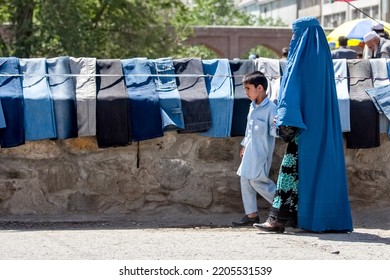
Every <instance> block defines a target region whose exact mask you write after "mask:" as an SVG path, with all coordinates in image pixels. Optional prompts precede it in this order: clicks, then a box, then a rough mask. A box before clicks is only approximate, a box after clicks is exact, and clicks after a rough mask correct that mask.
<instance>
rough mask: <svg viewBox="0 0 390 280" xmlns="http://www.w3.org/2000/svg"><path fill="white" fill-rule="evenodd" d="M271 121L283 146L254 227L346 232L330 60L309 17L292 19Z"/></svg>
mask: <svg viewBox="0 0 390 280" xmlns="http://www.w3.org/2000/svg"><path fill="white" fill-rule="evenodd" d="M275 121H276V126H277V128H278V131H279V136H280V137H281V138H282V139H283V140H284V141H285V142H287V143H288V144H287V149H286V153H285V155H284V157H283V160H282V163H281V167H280V170H279V176H278V180H277V189H276V193H275V196H274V200H273V204H272V208H271V210H270V213H269V217H268V219H267V221H266V222H265V223H262V224H254V226H255V227H256V228H258V229H260V230H262V231H268V232H284V229H285V227H289V226H291V227H298V228H301V229H305V230H309V231H315V232H351V231H352V230H353V227H352V218H351V210H350V205H349V199H348V186H347V176H346V167H345V158H344V148H343V137H342V130H341V123H340V116H339V108H338V101H337V94H336V86H335V80H334V71H333V62H332V58H331V53H330V50H329V46H328V42H327V40H326V37H325V34H324V31H323V29H322V28H321V26H320V24H319V22H318V20H317V19H316V18H314V17H304V18H300V19H297V20H296V21H295V22H294V23H293V37H292V39H291V42H290V47H289V54H288V60H287V67H286V71H285V73H284V75H283V78H282V84H281V89H280V94H279V98H278V111H277V118H276V120H275ZM298 163H299V164H298Z"/></svg>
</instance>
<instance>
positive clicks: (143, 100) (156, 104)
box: [121, 58, 164, 141]
mask: <svg viewBox="0 0 390 280" xmlns="http://www.w3.org/2000/svg"><path fill="white" fill-rule="evenodd" d="M121 63H122V68H123V72H124V75H125V84H126V88H127V93H128V97H129V101H130V107H129V108H130V111H129V115H130V116H131V117H130V121H131V129H132V136H133V141H142V140H147V139H153V138H157V137H161V136H164V132H163V128H162V120H161V112H160V100H159V98H158V94H157V90H156V85H155V83H154V81H153V78H152V75H151V74H152V72H151V62H149V61H148V59H146V58H132V59H123V60H121Z"/></svg>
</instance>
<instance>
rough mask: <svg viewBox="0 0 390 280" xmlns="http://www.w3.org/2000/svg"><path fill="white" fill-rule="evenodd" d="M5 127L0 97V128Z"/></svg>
mask: <svg viewBox="0 0 390 280" xmlns="http://www.w3.org/2000/svg"><path fill="white" fill-rule="evenodd" d="M5 127H7V125H6V123H5V118H4V112H3V105H1V98H0V129H1V128H5Z"/></svg>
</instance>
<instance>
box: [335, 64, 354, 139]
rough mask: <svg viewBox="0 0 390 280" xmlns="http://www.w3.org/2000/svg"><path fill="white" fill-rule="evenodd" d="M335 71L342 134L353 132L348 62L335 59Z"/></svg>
mask: <svg viewBox="0 0 390 280" xmlns="http://www.w3.org/2000/svg"><path fill="white" fill-rule="evenodd" d="M333 70H334V77H335V83H336V92H337V101H338V104H339V111H340V122H341V130H342V132H349V131H351V120H350V103H349V102H350V101H349V92H348V70H347V60H346V59H345V58H343V59H333Z"/></svg>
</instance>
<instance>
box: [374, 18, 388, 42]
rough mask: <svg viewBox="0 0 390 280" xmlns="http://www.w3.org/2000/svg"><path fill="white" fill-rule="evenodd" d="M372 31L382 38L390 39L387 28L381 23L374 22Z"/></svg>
mask: <svg viewBox="0 0 390 280" xmlns="http://www.w3.org/2000/svg"><path fill="white" fill-rule="evenodd" d="M371 30H372V31H374V32H375V33H376V34H378V35H379V36H380V37H382V38H385V39H389V33H387V32H386V31H385V27H384V26H383V25H382V24H380V23H379V22H376V21H372V24H371Z"/></svg>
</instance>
